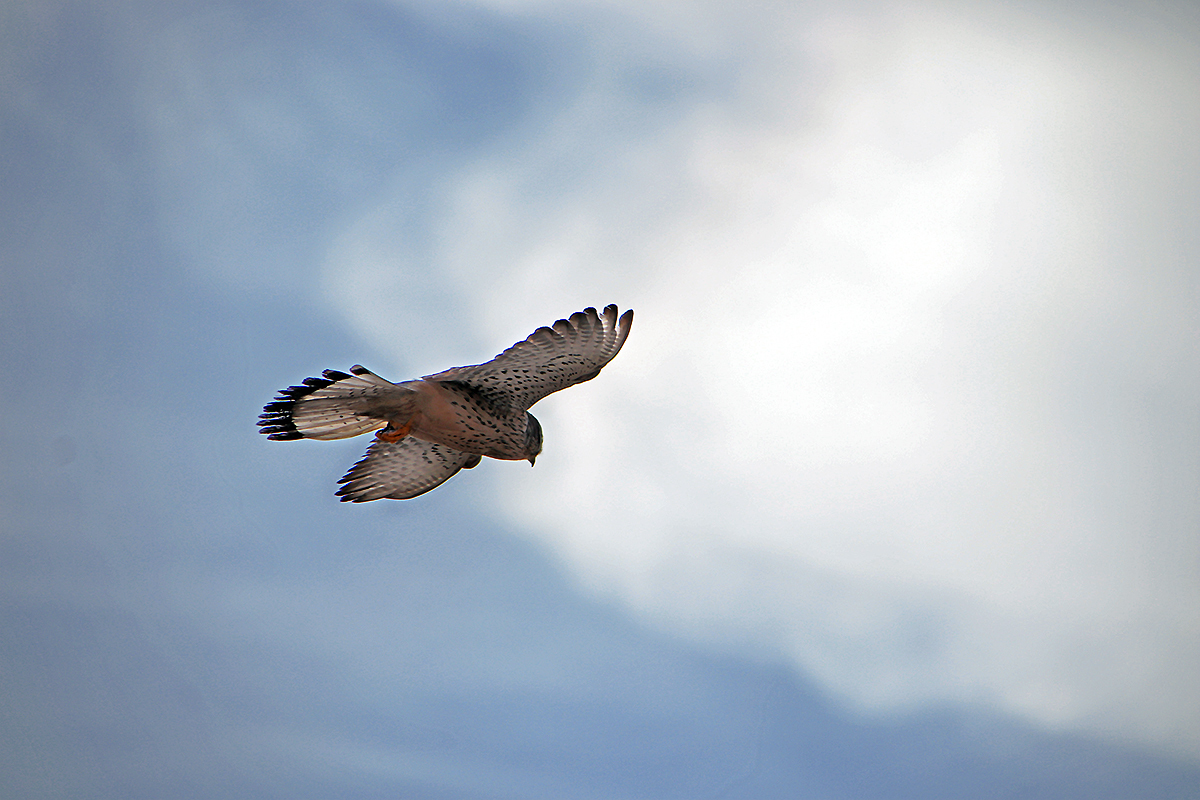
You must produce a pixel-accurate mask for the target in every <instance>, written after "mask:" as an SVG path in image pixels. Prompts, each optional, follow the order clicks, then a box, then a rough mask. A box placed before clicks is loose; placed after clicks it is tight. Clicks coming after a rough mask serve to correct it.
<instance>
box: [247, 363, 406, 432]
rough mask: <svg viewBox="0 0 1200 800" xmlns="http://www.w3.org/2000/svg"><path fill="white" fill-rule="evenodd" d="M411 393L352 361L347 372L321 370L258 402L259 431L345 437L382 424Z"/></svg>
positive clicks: (386, 421) (384, 423) (399, 409)
mask: <svg viewBox="0 0 1200 800" xmlns="http://www.w3.org/2000/svg"><path fill="white" fill-rule="evenodd" d="M413 394H414V393H413V392H412V391H411V390H410V389H405V388H403V387H401V386H397V385H396V384H394V383H392V382H391V381H389V380H386V379H384V378H381V377H379V376H378V375H376V374H375V373H374V372H371V370H369V369H367V368H366V367H363V366H360V365H357V364H356V365H355V366H353V367H351V368H350V372H349V374H347V373H345V372H339V371H337V370H332V369H327V370H325V371H324V372H323V373H321V377H320V378H306V379H305V380H304V382H303V383H302V384H300V385H299V386H289V387H288V388H286V389H284V390H283V391H281V392H280V393H279V394H278V395H277V396H276V397H275V400H274V401H273V402H270V403H267V404H266V405H265V406H263V413H262V414H261V415H259V418H258V427H259V433H264V434H266V436H267V438H268V439H280V440H288V439H347V438H349V437H351V436H358V435H359V434H361V433H367V432H368V431H373V430H378V429H380V428H383V427H384V426H386V425H387V424H388V418H389V416H390V415H393V414H396V415H398V414H400V413H403V411H404V406H405V405H406V404H407V403H410V402H412V398H411V396H412V395H413Z"/></svg>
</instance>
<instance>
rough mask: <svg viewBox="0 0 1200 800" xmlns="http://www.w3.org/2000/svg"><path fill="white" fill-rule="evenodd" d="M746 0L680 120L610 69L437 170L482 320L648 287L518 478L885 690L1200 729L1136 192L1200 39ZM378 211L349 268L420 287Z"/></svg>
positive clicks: (618, 296)
mask: <svg viewBox="0 0 1200 800" xmlns="http://www.w3.org/2000/svg"><path fill="white" fill-rule="evenodd" d="M531 8H532V9H536V8H537V6H536V5H534V6H532V7H531V6H524V13H535V11H533V10H531ZM751 16H752V17H753V19H754V20H757V21H758V22H757V23H756V24H763V25H767V27H764V28H762V34H763V35H762V37H761V42H759V43H758V44H759V46H758V47H757V48H754V49H747V50H744V51H743V50H738V48H739V47H743V46H744V41H745V38H746V34H747V30H748V29H747V25H749V24H750V23H749V22H746V21H744V20H743V21H742V23H741V24H740V25H739V26H735V28H736V31H737V32H736V34H733V33H731V37H732V38H735V39H737V41H734V42H732V43H730V42H726V43H725V44H726V51H722V52H717V54H716V55H714V56H713V58H715V59H716V60H718V61H721V60H722V59H731V54H732V55H733V56H736V57H737V59H738V60H736V61H734V60H729V61H728V62H727V63H726V66H727V67H728V69H729V70H730V71H731V73H736V75H737V78H736V80H732V81H731V82H730V83H728V84H726V85H724V88H716V89H714V90H713V93H712V94H711V96H709V97H707V98H704V99H702V100H697V101H695V102H691V103H689V104H687V105H681V106H680V107H679V113H678V114H677V115H676V116H674V117H670V118H665V117H664V118H662V119H659V120H658V121H657V122H656V123H655V124H654V125H652V126H646V127H643V128H639V129H638V132H637V133H636V134H634V135H630V134H629V133H628V129H627V128H626V127H623V126H622V125H619V124H616V123H614V122H612V120H617V119H624V118H625V117H624V116H623V115H622V112H626V111H628V109H627V107H626V106H627V105H628V104H629V103H632V102H633V101H632V100H630V99H629V98H628V97H627V96H626V95H625V94H623V93H622V90H621V87H620V86H619V85H616V84H614V83H613V82H612V80H610V78H611V75H610V76H608V77H605V76H599V77H598V78H597V80H596V83H595V84H594V85H591V86H587V87H584V88H583V89H582V90H581V92H580V94H579V95H578V96H576V97H574V98H570V99H571V102H568V103H566V104H564V105H563V106H562V108H561V111H560V113H559V114H558V115H557V116H555V117H553V118H552V119H551V120H550V124H548V125H545V126H543V127H540V128H538V129H536V130H534V129H531V130H530V131H529V132H528V133H529V137H530V138H529V139H528V141H526V142H525V144H524V146H521V147H516V148H513V149H507V150H505V151H503V152H496V153H492V154H490V155H489V156H487V157H486V158H483V159H481V160H480V161H479V162H478V163H475V164H472V165H470V166H469V167H468V168H467V169H465V170H464V171H463V172H462V173H461V174H459V175H456V176H454V179H453V181H451V182H450V184H449V188H448V189H447V190H446V196H445V209H446V210H445V214H444V216H442V218H441V219H440V224H441V230H440V231H438V232H437V233H436V237H435V238H436V240H437V241H438V242H440V245H439V246H438V247H437V248H435V252H434V253H433V255H432V257H433V259H434V263H435V264H436V266H437V267H438V269H439V271H440V272H439V275H440V282H439V286H440V287H441V290H443V291H445V292H447V293H448V294H449V295H450V296H452V297H454V298H456V299H455V302H458V303H463V304H465V305H466V307H467V308H468V309H470V311H471V312H472V314H473V318H474V319H476V320H478V323H479V324H478V328H477V330H476V331H475V333H477V334H478V336H479V340H480V341H481V342H491V344H492V345H493V346H495V347H496V348H499V347H500V346H502V345H507V344H509V343H510V341H513V340H515V339H516V338H519V337H520V336H523V335H525V334H526V333H528V330H527V328H529V329H531V326H534V325H540V324H546V323H548V322H550V321H551V320H550V319H549V318H547V317H546V314H556V315H565V314H566V313H569V312H570V311H573V310H576V309H577V308H579V307H582V306H583V305H590V304H602V303H607V302H618V303H620V304H622V305H623V306H633V307H635V308H636V309H637V312H638V318H637V321H636V324H635V326H634V332H633V335H632V337H631V339H630V341H629V344H628V345H627V348H626V351H625V352H623V353H622V355H621V356H620V357H619V358H618V360H617V361H616V362H614V364H613V365H611V366H610V367H609V368H608V370H606V372H605V374H604V376H603V378H602V379H600V380H598V381H596V382H594V383H591V384H588V385H587V386H586V387H584V388H581V389H578V390H573V391H572V392H569V393H568V394H567V395H562V396H559V397H555V398H552V399H550V400H547V401H546V402H545V403H544V404H543V405H541V406H539V407H538V409H537V413H538V416H539V417H540V418H541V419H542V421H543V425H544V427H545V430H546V435H547V446H546V452H545V453H544V455H543V457H542V458H541V459H539V462H538V469H537V472H535V473H532V474H530V473H528V471H522V470H514V469H507V470H502V469H497V470H494V471H493V474H494V475H495V476H496V481H497V484H498V487H499V489H500V490H501V491H500V495H499V496H500V497H502V498H505V499H504V500H503V503H504V508H505V509H506V510H507V512H508V513H510V514H511V515H512V516H513V518H514V519H515V520H517V521H518V524H519V525H520V526H521V527H523V528H527V529H529V530H530V531H531V532H532V533H533V534H534V535H536V536H537V537H539V538H540V539H541V540H543V541H544V542H546V543H547V544H548V545H549V546H550V547H552V548H553V549H554V551H555V552H556V553H558V554H559V555H560V556H561V558H562V559H563V560H564V563H565V564H566V565H568V567H569V569H571V570H572V571H573V572H574V574H576V575H577V576H578V577H579V579H580V580H581V581H582V582H583V583H584V584H586V585H587V586H589V587H590V588H591V589H592V590H594V591H596V592H598V593H601V594H605V595H609V596H612V597H614V598H617V599H619V600H620V601H622V602H624V603H625V604H627V605H628V607H629V608H631V609H633V610H634V611H635V612H636V613H638V614H639V615H641V616H642V617H643V618H645V619H648V620H651V621H653V622H654V623H655V624H659V625H662V626H664V627H667V628H670V629H673V630H679V631H685V632H687V633H688V634H689V635H693V636H696V637H700V638H702V639H705V640H707V641H710V642H712V643H714V644H715V645H718V646H728V647H739V648H749V649H750V650H751V651H752V652H755V653H758V654H759V655H760V656H761V657H763V658H787V659H791V660H792V661H793V662H794V663H795V664H796V665H797V666H799V667H800V668H802V669H804V670H805V671H806V672H809V673H811V674H813V675H815V676H816V677H817V678H818V679H820V680H822V681H823V682H824V683H825V684H826V685H827V686H829V687H830V689H831V690H832V691H834V692H836V693H838V694H839V695H841V696H843V697H844V698H847V699H849V700H851V701H852V702H855V703H857V704H858V705H859V706H860V707H862V708H864V709H866V710H869V711H875V712H883V711H887V710H888V709H896V708H906V707H912V706H913V705H916V704H920V703H924V702H938V701H944V700H955V701H964V702H977V703H988V704H995V705H997V706H999V707H1001V708H1003V709H1005V710H1008V711H1012V712H1016V713H1019V714H1022V715H1024V716H1026V717H1028V718H1031V719H1034V720H1038V721H1041V722H1043V723H1045V724H1048V725H1056V726H1057V725H1061V726H1068V727H1077V728H1086V729H1091V730H1099V731H1104V732H1107V733H1109V734H1111V735H1115V736H1118V737H1132V738H1134V739H1139V740H1142V741H1151V742H1159V743H1163V744H1165V745H1166V746H1168V747H1170V748H1171V749H1173V750H1175V751H1177V752H1184V753H1190V754H1191V755H1193V756H1195V755H1196V754H1198V753H1200V726H1197V723H1196V720H1197V719H1200V715H1198V714H1197V712H1198V711H1200V690H1198V689H1197V688H1196V687H1197V686H1198V685H1200V684H1198V683H1197V681H1196V680H1195V678H1196V676H1197V675H1198V674H1200V585H1198V583H1197V580H1196V578H1195V570H1194V567H1195V564H1196V563H1197V557H1198V555H1200V554H1198V552H1197V544H1196V542H1195V529H1196V522H1197V519H1198V518H1200V508H1198V502H1197V500H1196V495H1197V492H1196V491H1195V490H1196V485H1195V483H1196V480H1197V478H1198V477H1200V476H1197V467H1196V464H1195V459H1194V452H1191V450H1190V447H1191V445H1193V444H1195V443H1196V441H1197V438H1198V434H1197V431H1196V430H1195V420H1194V415H1192V416H1188V414H1186V413H1184V410H1185V409H1187V408H1193V409H1194V407H1195V402H1196V399H1197V396H1198V394H1200V391H1198V386H1197V380H1196V379H1195V377H1194V375H1195V367H1196V364H1197V363H1198V359H1197V355H1198V353H1197V347H1198V346H1197V337H1196V329H1195V325H1194V322H1189V321H1188V320H1189V319H1190V316H1189V314H1190V313H1191V312H1189V311H1188V310H1187V309H1188V307H1187V300H1186V296H1185V295H1183V294H1181V293H1180V291H1181V289H1186V286H1187V284H1186V279H1185V278H1181V276H1186V274H1187V271H1186V266H1185V265H1184V263H1183V260H1182V259H1183V258H1184V256H1183V255H1181V254H1182V252H1183V250H1182V245H1181V244H1179V242H1180V238H1179V237H1180V236H1181V235H1182V234H1181V233H1180V231H1179V230H1178V229H1177V228H1173V227H1172V226H1171V221H1170V220H1169V219H1167V220H1165V221H1164V220H1163V219H1161V215H1158V216H1156V215H1154V214H1149V215H1147V218H1140V217H1139V218H1137V219H1132V220H1131V219H1128V218H1127V216H1126V215H1127V214H1128V212H1129V211H1130V209H1131V208H1133V209H1134V210H1137V211H1139V212H1140V211H1142V209H1141V208H1138V207H1137V206H1136V204H1131V203H1130V201H1129V195H1128V193H1129V192H1131V191H1133V192H1140V193H1141V195H1142V196H1143V197H1144V198H1145V199H1146V202H1148V203H1150V204H1151V205H1152V206H1153V207H1154V208H1157V209H1159V210H1160V211H1162V212H1166V213H1169V212H1170V211H1171V210H1172V209H1173V202H1174V201H1173V199H1172V198H1173V195H1172V192H1175V191H1177V190H1178V187H1179V186H1183V185H1187V186H1189V187H1191V190H1192V191H1194V187H1195V180H1196V176H1197V167H1198V166H1200V163H1198V162H1197V160H1196V149H1195V147H1194V143H1190V142H1189V138H1188V137H1189V136H1190V134H1188V133H1186V132H1187V131H1194V130H1195V129H1196V123H1197V122H1198V121H1200V102H1198V101H1197V100H1196V98H1195V96H1194V91H1192V90H1191V89H1190V88H1188V87H1189V86H1190V85H1191V83H1190V82H1189V81H1188V80H1187V79H1185V78H1184V77H1182V74H1183V73H1186V72H1188V71H1189V70H1190V71H1192V72H1191V75H1192V77H1193V78H1194V77H1195V71H1194V70H1195V66H1196V63H1197V61H1196V58H1195V56H1196V53H1195V52H1194V51H1193V50H1180V49H1172V48H1173V47H1177V46H1176V45H1175V44H1174V43H1173V41H1172V40H1169V38H1163V39H1162V42H1165V44H1162V45H1161V46H1150V45H1148V44H1146V41H1147V40H1146V39H1145V38H1144V37H1142V38H1139V36H1140V34H1137V35H1135V34H1127V35H1126V34H1124V33H1122V32H1121V31H1118V30H1110V31H1107V32H1105V33H1104V34H1103V36H1102V35H1101V34H1100V33H1098V31H1100V29H1099V28H1095V29H1093V30H1092V31H1091V32H1090V33H1089V34H1087V35H1083V34H1079V35H1078V36H1075V35H1072V34H1068V33H1062V32H1059V31H1056V30H1053V29H1051V28H1049V27H1045V26H1042V25H1040V24H1038V23H1035V22H1033V21H1030V20H1025V19H1022V18H1019V17H1016V16H1014V17H1005V18H1001V17H985V16H982V15H976V17H975V18H974V21H973V20H972V19H967V18H965V17H954V16H946V15H944V14H941V13H937V12H933V11H918V10H914V9H913V8H909V9H908V10H907V11H906V12H905V13H900V12H899V11H892V12H890V13H889V14H888V15H887V16H886V18H884V17H883V16H880V17H875V18H857V17H850V16H846V17H840V18H839V17H837V16H836V15H830V16H829V17H827V18H824V19H821V20H815V21H814V20H813V19H803V20H802V19H798V18H793V17H790V16H788V15H787V14H778V15H774V16H770V17H769V19H768V17H767V16H766V15H764V14H762V13H761V12H760V13H759V14H758V15H757V16H756V15H751ZM764 20H765V21H764ZM719 28H720V26H719V25H714V26H712V27H711V28H710V32H711V31H712V30H713V29H717V30H719ZM597 35H598V36H599V35H601V34H597ZM739 37H740V38H739ZM713 47H714V52H716V51H719V50H720V48H719V47H716V46H715V45H714V46H713ZM622 57H623V58H625V59H628V60H629V62H630V63H631V64H633V65H634V66H636V63H637V62H638V59H640V58H643V57H645V58H649V54H647V53H644V52H641V51H635V52H626V53H625V54H624V55H623V56H622ZM655 57H656V58H662V57H663V56H662V53H657V54H655ZM694 57H695V54H694V53H693V54H690V55H688V56H687V57H686V58H687V59H691V58H694ZM680 58H684V56H682V55H681V56H680ZM722 63H725V62H722ZM708 66H709V67H711V64H709V65H708ZM610 67H611V65H610ZM617 71H619V70H613V72H614V73H615V72H617ZM716 85H717V84H714V86H716ZM1181 158H1184V159H1185V160H1182V161H1180V159H1181ZM1187 182H1190V183H1187ZM384 216H385V217H386V214H384ZM1156 226H1157V227H1156ZM385 228H386V225H384V224H379V225H377V226H375V227H373V228H371V230H377V231H378V230H383V229H385ZM380 238H381V237H380V235H373V234H371V233H370V231H366V232H364V231H363V230H361V229H360V230H359V231H358V232H357V233H356V234H355V235H353V236H350V237H347V239H346V240H345V242H346V245H345V246H346V248H347V249H345V250H340V251H338V252H337V253H335V254H334V257H333V259H332V261H331V265H330V269H331V270H332V271H333V272H336V273H338V274H342V273H343V272H344V271H345V270H347V269H349V268H350V267H349V265H350V264H351V263H353V264H355V265H357V266H356V267H355V269H359V270H362V269H368V270H372V269H373V270H375V274H373V275H372V277H371V281H372V283H373V285H377V286H380V287H382V292H383V294H382V295H380V296H386V294H387V293H388V292H390V291H403V288H402V287H398V286H393V287H392V288H391V289H389V288H387V287H388V286H389V282H388V280H387V279H386V274H385V271H384V270H385V267H381V266H379V265H386V264H387V263H388V261H389V259H395V258H397V256H396V254H395V253H394V252H393V253H391V254H388V253H387V252H386V247H385V248H383V250H384V252H381V253H379V254H377V257H375V258H364V257H363V254H364V252H365V250H364V248H365V249H367V250H369V249H370V247H371V246H373V245H372V244H371V243H372V242H378V241H379V240H380ZM364 243H365V244H364ZM351 252H353V253H354V256H353V257H350V256H349V255H348V253H351ZM1189 255H1190V256H1194V254H1189ZM371 265H376V266H374V267H373V266H371ZM1181 281H1183V283H1182V284H1181ZM343 303H344V305H345V307H346V308H347V311H348V313H349V314H350V316H351V318H352V319H353V320H354V321H355V322H356V324H358V325H359V326H360V329H361V330H363V332H364V333H365V334H366V335H368V336H373V337H376V340H377V341H379V342H380V343H381V346H386V344H385V343H387V342H390V341H394V338H393V337H394V336H395V335H396V331H395V330H394V325H395V317H394V315H391V316H389V315H387V314H384V313H381V312H379V311H376V312H373V313H370V314H368V313H364V311H363V308H362V307H361V306H357V305H356V302H355V300H354V299H353V297H352V296H351V294H347V295H346V296H345V297H343ZM447 327H448V326H447ZM488 354H489V353H487V352H476V353H473V354H470V355H467V356H465V358H466V360H468V361H469V360H477V359H478V358H479V357H483V356H486V355H488ZM428 366H429V368H430V369H436V368H440V367H441V366H444V365H443V364H441V363H438V364H430V365H428ZM1164 409H1166V410H1167V412H1168V413H1166V414H1165V415H1164V414H1163V413H1161V412H1163V410H1164ZM1172 409H1174V411H1172ZM1172 424H1176V425H1182V426H1183V427H1182V428H1178V429H1175V430H1172V428H1171V426H1172ZM1164 508H1165V509H1166V510H1164Z"/></svg>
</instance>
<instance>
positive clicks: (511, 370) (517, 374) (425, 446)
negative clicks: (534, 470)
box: [258, 305, 633, 503]
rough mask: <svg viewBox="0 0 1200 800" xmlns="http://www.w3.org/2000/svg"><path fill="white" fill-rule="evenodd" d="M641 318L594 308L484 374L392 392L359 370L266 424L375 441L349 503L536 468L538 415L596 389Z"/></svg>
mask: <svg viewBox="0 0 1200 800" xmlns="http://www.w3.org/2000/svg"><path fill="white" fill-rule="evenodd" d="M632 325H633V311H632V310H627V311H626V312H625V313H624V314H622V315H621V316H620V318H619V319H618V317H617V307H616V306H615V305H610V306H606V307H605V309H604V311H602V312H597V311H596V309H595V308H585V309H584V310H583V311H577V312H575V313H574V314H572V315H571V316H570V317H569V318H567V319H560V320H558V321H557V322H555V323H554V324H553V325H551V326H549V327H542V328H538V329H537V330H536V331H534V332H533V333H532V334H530V335H529V337H528V338H526V339H524V340H523V341H520V342H517V343H516V344H514V345H513V346H512V347H510V348H508V349H507V350H505V351H504V352H503V353H501V354H500V355H498V356H496V357H495V358H493V359H492V360H491V361H488V362H486V363H483V364H473V365H470V366H465V367H454V368H452V369H448V370H445V371H443V372H438V373H436V374H433V375H426V376H424V377H422V378H418V379H416V380H410V381H402V382H400V383H392V382H391V381H389V380H387V379H386V378H381V377H380V376H378V375H376V374H375V373H374V372H372V371H371V370H369V369H367V368H366V367H364V366H362V365H360V364H356V365H354V366H353V367H351V368H350V371H349V372H348V373H347V372H341V371H338V370H332V369H327V370H325V371H324V372H322V373H321V377H319V378H306V379H305V380H304V381H303V382H302V383H300V384H299V385H297V386H289V387H288V388H286V389H283V390H281V391H280V392H279V393H278V394H277V395H276V396H275V398H274V400H273V401H272V402H270V403H267V404H266V405H265V406H263V413H262V414H260V415H259V418H258V426H259V432H260V433H263V434H266V436H267V438H268V439H274V440H282V441H288V440H295V439H346V438H349V437H351V436H358V435H360V434H363V433H367V432H370V431H375V432H376V433H375V438H374V440H373V441H372V442H371V444H370V446H369V447H368V448H367V452H366V455H364V456H363V457H362V458H361V459H360V460H359V461H358V462H357V463H355V464H354V466H352V467H351V468H350V471H349V472H347V473H346V474H345V476H343V477H342V478H341V480H339V481H338V484H339V485H340V486H341V488H340V489H339V490H338V491H337V493H336V495H335V496H337V497H340V498H341V500H342V502H347V501H349V502H354V503H363V502H367V501H370V500H381V499H384V498H388V499H393V500H407V499H410V498H413V497H417V496H419V495H422V494H425V493H426V492H428V491H430V490H432V489H436V488H437V487H438V486H441V485H442V484H443V483H445V482H446V481H448V480H449V479H450V478H452V477H454V475H456V474H457V473H458V471H459V470H463V469H471V468H473V467H475V466H478V464H479V462H480V460H481V459H482V458H483V457H484V456H487V457H489V458H495V459H500V460H506V461H521V460H525V461H528V462H529V463H530V465H533V464H534V461H535V460H536V458H537V456H538V454H540V453H541V452H542V426H541V423H539V422H538V420H537V418H536V417H534V416H533V414H530V413H529V408H530V407H531V406H533V404H534V403H536V402H538V401H539V400H541V399H542V398H544V397H546V396H547V395H550V394H553V393H554V392H557V391H560V390H562V389H566V388H567V387H568V386H574V385H575V384H577V383H583V382H584V381H590V380H591V379H592V378H595V377H596V376H597V375H599V374H600V370H601V369H603V368H604V366H605V365H606V364H608V362H610V361H612V360H613V358H615V357H616V355H617V353H619V352H620V351H621V347H622V346H623V345H624V344H625V339H626V338H627V337H628V336H629V330H630V328H631V327H632Z"/></svg>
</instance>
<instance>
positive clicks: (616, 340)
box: [425, 306, 633, 411]
mask: <svg viewBox="0 0 1200 800" xmlns="http://www.w3.org/2000/svg"><path fill="white" fill-rule="evenodd" d="M632 325H633V311H632V310H630V311H626V312H625V313H624V314H623V315H621V318H620V319H619V320H618V319H617V307H616V306H608V307H607V308H605V309H604V311H603V312H602V313H596V309H594V308H585V309H584V310H583V311H577V312H575V313H574V314H572V315H571V317H570V319H560V320H559V321H558V322H556V323H554V325H553V326H551V327H549V328H538V329H537V330H536V331H534V332H533V333H532V334H531V335H530V336H529V338H528V339H526V340H525V341H523V342H517V343H516V344H514V345H513V346H512V347H510V348H508V349H507V350H505V351H504V352H503V353H501V354H500V355H498V356H496V357H495V358H493V359H492V360H491V361H489V362H487V363H486V364H476V365H473V366H469V367H455V368H454V369H448V370H446V371H445V372H439V373H437V374H436V375H426V376H425V378H426V380H434V381H454V382H459V383H464V384H466V385H468V386H471V387H474V388H476V389H478V390H480V391H481V392H482V393H483V394H484V395H486V396H488V397H490V398H491V399H492V400H493V402H496V403H503V404H505V405H507V406H508V407H509V409H510V410H512V411H516V410H526V409H528V408H529V407H530V406H532V405H533V404H534V403H536V402H537V401H538V400H541V399H542V398H543V397H545V396H546V395H548V394H553V393H554V392H557V391H559V390H560V389H565V388H567V387H568V386H574V385H575V384H577V383H583V382H584V381H590V380H591V379H592V378H594V377H596V376H597V375H599V374H600V370H601V369H602V368H603V367H604V365H605V364H607V363H608V362H609V361H612V360H613V357H614V356H616V354H617V353H619V352H620V351H621V345H623V344H625V339H626V337H628V336H629V328H630V326H632Z"/></svg>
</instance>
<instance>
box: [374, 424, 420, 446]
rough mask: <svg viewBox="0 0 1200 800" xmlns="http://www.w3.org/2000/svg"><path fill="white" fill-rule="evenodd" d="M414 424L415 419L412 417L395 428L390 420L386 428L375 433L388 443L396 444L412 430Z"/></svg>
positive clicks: (376, 436) (377, 437) (378, 437)
mask: <svg viewBox="0 0 1200 800" xmlns="http://www.w3.org/2000/svg"><path fill="white" fill-rule="evenodd" d="M412 424H413V421H412V420H411V419H410V420H409V421H408V422H406V423H404V424H403V425H401V426H400V427H399V428H393V427H392V423H390V422H389V423H388V425H387V427H386V428H384V429H383V430H381V431H379V432H378V433H376V434H375V438H376V439H379V440H380V441H384V442H387V443H388V444H395V443H396V442H398V441H400V440H401V439H403V438H404V437H405V436H408V434H409V433H411V432H412Z"/></svg>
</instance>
